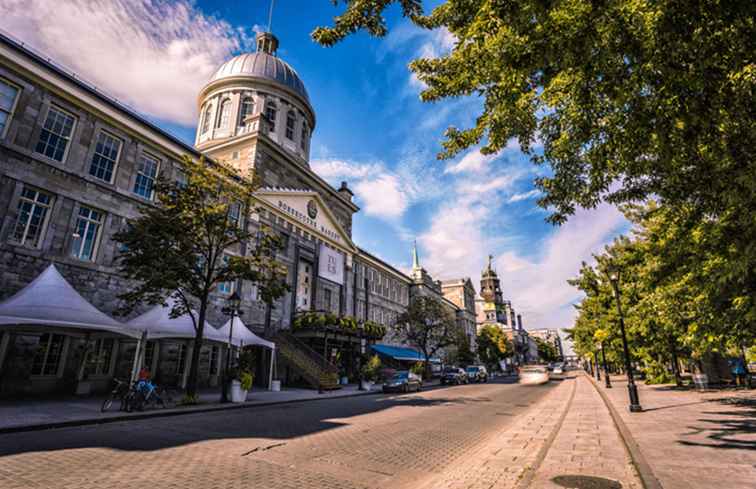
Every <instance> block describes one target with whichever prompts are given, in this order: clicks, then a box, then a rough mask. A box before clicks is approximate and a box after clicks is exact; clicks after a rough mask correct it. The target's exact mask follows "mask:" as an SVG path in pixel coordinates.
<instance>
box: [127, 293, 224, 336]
mask: <svg viewBox="0 0 756 489" xmlns="http://www.w3.org/2000/svg"><path fill="white" fill-rule="evenodd" d="M166 303H167V304H168V305H167V306H163V305H162V304H157V305H155V306H154V307H153V308H152V309H150V310H148V311H147V312H145V313H144V314H142V315H140V316H137V317H135V318H134V319H132V320H131V321H129V322H128V323H127V325H128V326H129V327H130V328H131V329H134V330H139V331H146V332H147V339H149V340H154V339H161V338H187V339H194V337H195V336H196V332H195V330H194V322H193V321H192V318H191V316H190V315H189V313H186V314H183V315H181V316H179V317H177V318H172V317H171V309H173V305H174V304H175V299H173V297H169V298H168V300H167V301H166ZM192 313H193V314H194V316H195V317H199V314H197V312H196V311H194V310H193V311H192ZM214 329H216V328H215V327H213V326H212V325H211V324H210V323H209V322H208V321H207V320H206V321H205V336H207V337H208V339H211V340H215V341H221V339H220V338H216V337H214V336H209V335H208V334H207V333H208V332H212V330H214Z"/></svg>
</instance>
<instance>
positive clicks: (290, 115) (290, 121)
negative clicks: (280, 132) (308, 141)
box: [286, 110, 297, 141]
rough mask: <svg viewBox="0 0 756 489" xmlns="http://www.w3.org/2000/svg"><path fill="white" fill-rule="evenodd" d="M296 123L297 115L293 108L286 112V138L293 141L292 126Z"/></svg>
mask: <svg viewBox="0 0 756 489" xmlns="http://www.w3.org/2000/svg"><path fill="white" fill-rule="evenodd" d="M296 124H297V115H296V114H295V113H294V111H293V110H290V111H289V112H287V113H286V139H288V140H289V141H294V126H296Z"/></svg>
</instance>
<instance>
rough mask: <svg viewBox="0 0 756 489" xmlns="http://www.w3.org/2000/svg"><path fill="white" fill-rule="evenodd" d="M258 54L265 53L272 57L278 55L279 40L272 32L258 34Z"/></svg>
mask: <svg viewBox="0 0 756 489" xmlns="http://www.w3.org/2000/svg"><path fill="white" fill-rule="evenodd" d="M255 40H256V41H257V52H258V53H265V54H269V55H271V56H275V55H276V51H277V50H278V38H277V37H276V36H274V35H273V34H272V33H270V32H258V33H257V37H256V38H255Z"/></svg>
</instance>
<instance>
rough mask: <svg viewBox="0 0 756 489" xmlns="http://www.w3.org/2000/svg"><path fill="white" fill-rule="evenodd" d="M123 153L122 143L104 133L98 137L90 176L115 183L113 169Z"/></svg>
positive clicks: (90, 167)
mask: <svg viewBox="0 0 756 489" xmlns="http://www.w3.org/2000/svg"><path fill="white" fill-rule="evenodd" d="M120 151H121V141H120V140H119V139H117V138H114V137H113V136H111V135H110V134H108V133H107V132H105V131H103V132H101V133H100V134H99V135H98V136H97V145H95V151H94V155H92V163H91V164H90V165H89V174H90V175H92V176H93V177H96V178H99V179H100V180H105V181H106V182H108V183H110V182H112V181H113V169H114V168H115V165H116V162H117V161H118V153H119V152H120Z"/></svg>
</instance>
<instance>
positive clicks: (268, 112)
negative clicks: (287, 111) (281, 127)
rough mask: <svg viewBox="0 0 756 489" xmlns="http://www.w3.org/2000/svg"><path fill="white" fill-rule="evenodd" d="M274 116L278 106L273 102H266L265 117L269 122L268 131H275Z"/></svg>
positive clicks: (276, 115) (276, 114) (276, 113)
mask: <svg viewBox="0 0 756 489" xmlns="http://www.w3.org/2000/svg"><path fill="white" fill-rule="evenodd" d="M276 117H278V108H277V107H276V103H275V102H268V105H267V107H265V118H266V119H268V124H270V132H276Z"/></svg>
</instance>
